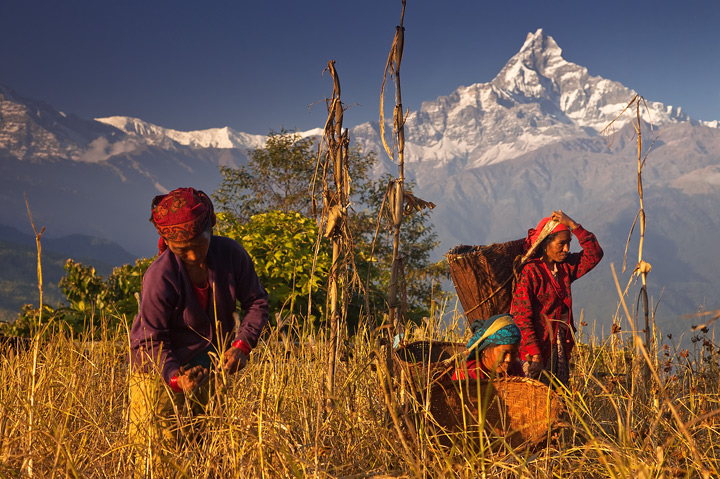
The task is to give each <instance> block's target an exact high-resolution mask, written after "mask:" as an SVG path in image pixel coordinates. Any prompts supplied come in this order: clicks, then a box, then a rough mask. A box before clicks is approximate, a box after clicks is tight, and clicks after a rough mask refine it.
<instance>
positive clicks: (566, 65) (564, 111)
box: [354, 29, 718, 168]
mask: <svg viewBox="0 0 720 479" xmlns="http://www.w3.org/2000/svg"><path fill="white" fill-rule="evenodd" d="M407 81H411V80H407ZM634 95H635V92H634V91H633V90H630V89H628V88H626V87H625V86H623V85H622V84H620V83H618V82H614V81H611V80H607V79H604V78H602V77H599V76H592V75H590V74H589V73H588V70H587V68H585V67H581V66H579V65H576V64H574V63H571V62H568V61H566V60H565V59H563V57H562V50H561V49H560V47H558V45H557V43H555V40H553V38H552V37H550V36H548V35H546V34H545V33H544V32H543V30H542V29H539V30H537V31H536V32H535V33H528V35H527V38H526V39H525V43H524V44H523V46H522V48H521V49H520V51H519V52H518V53H517V54H516V55H515V56H513V57H512V58H511V59H510V60H509V61H508V63H507V64H506V65H505V67H503V69H502V70H501V71H500V73H498V75H497V76H496V77H495V78H494V79H493V80H492V81H491V82H488V83H476V84H474V85H470V86H464V87H460V88H458V89H457V90H456V91H455V92H454V93H452V94H451V95H448V96H443V97H440V98H437V99H436V100H433V101H426V102H423V103H422V105H421V107H420V111H418V112H413V113H411V114H410V115H409V117H408V119H407V122H406V128H405V129H406V133H405V138H406V149H405V154H406V161H408V162H409V163H412V162H423V163H434V164H435V166H436V167H438V168H445V167H447V166H448V165H456V164H457V166H460V167H461V168H475V167H480V166H484V165H489V164H493V163H498V162H501V161H505V160H509V159H512V158H517V157H518V156H520V155H523V154H525V153H527V152H530V151H534V150H536V149H538V148H540V147H542V146H545V145H549V144H552V143H555V142H557V141H559V140H563V139H580V138H595V137H597V135H598V133H600V132H601V131H602V130H603V129H604V128H605V127H607V126H608V125H609V124H610V123H611V122H612V121H613V120H614V119H615V118H616V117H617V116H618V115H620V113H621V112H622V111H623V109H624V107H625V106H627V105H628V103H629V102H630V100H631V99H632V98H633V96H634ZM646 105H647V108H643V109H642V117H643V120H644V121H646V122H649V123H652V124H654V125H656V126H662V125H667V124H673V123H681V122H688V121H690V118H689V117H688V116H687V115H685V114H684V113H683V112H682V110H681V109H680V108H674V107H672V106H665V105H663V104H661V103H658V102H653V101H647V102H646ZM629 120H630V116H628V115H621V116H620V117H619V118H618V119H617V120H616V121H615V123H614V128H615V129H616V130H617V129H620V128H621V127H622V126H624V125H626V124H627V123H628V122H629ZM695 123H696V124H699V122H695ZM704 123H705V124H706V125H707V126H715V127H717V126H718V122H717V121H714V122H704ZM354 133H355V137H356V139H357V141H359V142H360V143H362V144H364V146H365V147H366V148H373V149H375V148H377V146H378V145H379V144H380V143H379V136H378V134H379V128H377V127H374V126H373V125H370V124H367V125H362V126H360V127H358V128H356V129H355V130H354ZM378 151H381V150H378ZM458 163H459V164H458Z"/></svg>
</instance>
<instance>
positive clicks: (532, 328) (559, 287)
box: [510, 225, 603, 366]
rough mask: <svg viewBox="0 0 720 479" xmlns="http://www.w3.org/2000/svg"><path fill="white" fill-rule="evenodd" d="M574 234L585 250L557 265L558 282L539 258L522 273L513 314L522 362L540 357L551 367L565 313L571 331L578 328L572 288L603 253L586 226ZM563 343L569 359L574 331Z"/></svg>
mask: <svg viewBox="0 0 720 479" xmlns="http://www.w3.org/2000/svg"><path fill="white" fill-rule="evenodd" d="M572 232H573V234H574V235H575V236H576V237H577V239H578V241H579V242H580V246H581V247H582V249H583V250H582V252H581V253H570V254H569V255H568V256H567V259H566V260H565V261H563V262H562V263H556V264H557V270H558V271H557V279H555V278H554V277H553V275H552V273H551V272H550V270H549V268H548V267H547V265H546V264H545V263H544V262H543V261H542V260H541V259H539V258H534V259H532V260H530V261H529V262H528V263H527V264H525V266H524V267H523V269H522V271H521V272H520V277H519V279H518V282H517V285H516V286H515V292H514V293H513V299H512V304H511V306H510V314H512V315H513V318H514V319H515V324H517V326H518V328H520V332H521V334H522V340H521V341H520V358H521V359H527V357H528V356H532V355H535V354H540V355H542V357H543V359H544V360H545V362H546V363H547V361H548V359H549V358H550V352H551V346H552V341H553V339H554V338H555V337H556V335H557V328H558V321H559V320H560V319H561V317H562V314H563V312H564V311H567V312H568V314H569V318H568V319H569V323H570V327H571V328H573V329H574V328H575V325H574V322H573V316H572V294H571V291H570V284H571V283H572V282H573V281H575V280H576V279H578V278H579V277H581V276H583V275H584V274H585V273H587V272H588V271H590V270H591V269H593V268H594V267H595V265H597V264H598V263H599V262H600V260H601V259H602V257H603V250H602V248H601V247H600V245H599V244H598V242H597V239H596V238H595V235H594V234H592V233H591V232H589V231H586V230H585V229H584V228H583V227H582V226H580V225H578V226H577V228H575V229H574V230H573V231H572ZM563 341H564V348H565V355H566V357H567V358H568V359H569V358H570V352H571V351H572V348H573V346H574V343H575V341H574V339H573V334H572V331H570V328H568V329H567V334H566V337H565V338H563ZM546 366H547V364H546Z"/></svg>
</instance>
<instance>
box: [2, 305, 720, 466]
mask: <svg viewBox="0 0 720 479" xmlns="http://www.w3.org/2000/svg"><path fill="white" fill-rule="evenodd" d="M443 313H444V311H438V318H437V320H434V321H433V320H429V321H427V322H425V324H423V325H420V326H417V327H415V328H414V329H413V330H411V331H410V332H409V336H408V339H413V340H419V339H434V340H437V339H442V340H448V341H455V342H462V341H464V338H463V337H462V334H461V333H460V332H464V330H465V328H464V327H461V326H460V325H459V323H460V322H461V321H464V319H462V317H461V316H460V314H459V312H458V311H457V310H455V311H454V312H450V313H452V316H453V324H451V325H450V327H447V328H444V329H439V328H437V327H435V325H437V323H438V322H439V317H440V316H441V315H442V314H443ZM450 313H449V314H450ZM582 324H584V323H582ZM708 333H709V331H708V330H707V329H703V330H700V331H698V332H697V333H694V334H693V335H692V336H691V337H690V341H689V345H688V346H687V347H684V348H683V347H680V346H679V345H678V344H676V343H675V341H676V340H675V339H674V338H672V337H671V336H670V337H665V338H659V339H661V343H660V350H661V355H660V358H659V362H658V367H657V368H655V367H653V371H654V379H653V380H652V381H651V382H650V383H645V382H642V380H641V379H640V378H641V377H642V374H641V373H640V371H641V367H642V365H643V361H644V358H643V357H642V356H641V355H639V354H638V353H637V348H636V347H634V345H633V340H632V336H631V335H629V334H628V333H625V332H623V331H616V332H615V333H614V334H612V335H611V336H610V337H608V338H605V339H598V337H597V336H595V335H594V334H589V335H587V338H586V337H585V334H584V332H583V331H582V330H581V331H580V335H579V338H580V342H579V346H578V348H577V349H576V350H575V354H574V367H573V373H572V385H571V388H570V390H567V391H563V392H562V394H563V396H564V399H565V404H566V408H567V411H568V414H567V418H566V419H567V421H566V422H567V424H566V427H565V428H564V429H563V430H562V431H560V433H557V434H554V437H553V438H552V439H551V440H550V441H548V443H547V444H543V445H541V446H536V447H534V448H525V449H519V450H513V449H512V448H510V446H509V445H507V444H505V443H504V442H503V441H502V439H501V438H497V437H491V436H489V435H484V436H483V438H482V440H481V441H480V442H479V443H478V442H474V441H466V440H464V439H463V437H462V435H460V436H458V437H457V441H456V442H455V443H454V444H453V445H452V446H451V447H448V446H443V445H440V444H439V442H438V440H437V438H435V437H434V436H432V435H429V434H426V433H425V431H426V430H427V425H428V424H430V423H431V422H432V418H430V417H428V416H427V414H423V411H425V410H426V409H425V408H424V405H423V404H414V405H413V406H414V407H413V409H414V410H415V411H420V415H419V416H418V415H415V416H413V417H414V419H413V420H414V424H415V429H416V431H417V433H415V434H410V433H408V430H409V429H408V428H407V427H404V425H405V424H407V421H406V419H407V417H405V416H404V414H403V411H404V410H406V409H407V408H403V407H402V406H403V404H401V403H400V401H399V398H400V397H401V395H400V394H399V390H398V389H395V390H390V391H388V390H387V387H385V386H384V385H385V384H387V382H386V381H384V380H383V379H384V378H383V374H384V373H383V371H384V363H383V361H378V358H383V357H384V353H383V352H382V351H380V350H379V348H378V346H376V345H377V344H378V338H377V337H376V335H375V333H374V332H373V331H371V330H369V329H367V328H365V329H363V328H361V329H360V330H359V332H358V334H357V335H356V336H355V337H354V338H353V339H352V341H350V342H349V343H348V346H347V351H346V354H345V355H344V356H345V359H344V360H343V361H341V362H340V363H339V364H338V369H337V378H336V381H337V382H336V389H335V394H334V397H325V396H326V393H325V392H324V391H326V389H325V388H324V381H325V373H326V366H327V360H328V358H327V354H326V351H327V350H328V348H327V347H326V346H327V344H326V343H327V340H326V338H324V337H322V336H317V335H315V336H313V337H311V336H306V337H301V338H300V340H299V341H294V342H288V341H283V340H282V339H281V338H280V337H279V335H278V333H277V331H276V330H274V331H271V332H270V334H269V335H268V336H267V337H266V338H265V339H264V340H263V341H262V342H261V344H260V345H259V347H258V348H257V349H256V350H255V351H254V352H253V357H252V361H251V362H250V364H249V365H248V367H247V368H246V369H245V370H243V371H242V372H240V373H239V374H237V375H235V376H232V377H230V378H229V379H228V380H227V382H226V384H225V385H224V386H222V387H220V388H219V389H220V391H219V394H217V395H216V396H215V397H214V398H213V399H212V400H211V407H210V408H209V409H208V414H207V416H206V417H205V418H203V419H204V427H203V431H204V432H203V435H202V437H203V440H202V441H194V442H193V441H187V442H186V443H185V444H181V445H179V446H178V448H177V450H176V451H174V454H172V455H171V456H170V459H167V460H166V462H165V463H164V464H162V466H163V467H164V473H163V474H164V477H251V478H256V477H257V478H261V477H266V478H274V477H319V478H326V477H333V478H335V477H338V478H362V477H492V478H496V477H497V478H504V477H507V478H516V477H517V478H520V477H523V478H524V477H527V478H531V477H532V478H535V477H538V478H544V477H547V478H550V477H582V478H585V477H588V478H595V477H597V478H601V477H603V478H604V477H610V478H671V477H687V478H690V477H717V475H718V452H719V451H718V446H717V445H718V444H720V424H719V422H718V412H719V411H720V404H718V403H719V402H720V401H719V396H718V378H719V377H720V371H719V370H718V365H719V364H720V348H718V345H717V343H716V341H715V339H714V337H710V336H708ZM34 341H35V342H36V344H37V346H35V345H33V347H31V348H29V349H28V350H26V351H23V350H20V351H14V350H11V349H6V350H4V351H3V352H2V355H1V356H0V477H26V476H27V466H28V463H29V462H30V461H32V462H31V463H32V473H33V476H35V477H47V478H53V477H131V476H132V470H133V469H132V462H131V456H132V455H131V447H130V446H129V444H128V439H127V408H128V394H127V391H128V379H129V371H128V362H127V359H126V358H127V331H126V330H104V331H102V332H101V333H100V334H99V335H98V337H95V338H89V337H88V338H86V339H77V338H73V337H70V336H68V334H67V333H63V332H58V333H46V334H45V335H44V336H38V337H36V338H34ZM34 352H36V353H37V358H36V359H34ZM34 361H36V364H35V365H34V364H33V363H34ZM33 368H34V369H33ZM409 396H410V395H405V396H404V400H403V401H404V402H408V401H411V400H410V399H408V398H409ZM328 400H329V401H331V402H332V403H333V404H334V407H333V408H331V409H327V408H326V407H325V406H326V401H328ZM658 405H659V406H658ZM30 418H32V421H33V427H32V428H29V423H28V422H29V419H30ZM29 434H32V438H30V437H28V435H29Z"/></svg>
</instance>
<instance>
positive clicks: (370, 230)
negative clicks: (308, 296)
mask: <svg viewBox="0 0 720 479" xmlns="http://www.w3.org/2000/svg"><path fill="white" fill-rule="evenodd" d="M375 159H376V158H375V155H374V153H367V154H365V153H363V152H362V150H361V149H360V148H359V147H353V148H351V149H350V151H349V161H348V164H349V173H350V178H351V181H352V192H353V195H352V199H353V205H352V207H351V210H350V211H349V212H348V221H349V222H350V225H351V230H352V232H353V243H354V250H355V264H356V267H357V272H358V276H359V277H360V278H361V279H362V280H363V283H364V282H365V279H366V278H367V277H368V273H370V281H369V283H367V286H368V288H367V289H366V291H363V292H361V291H360V288H361V286H360V285H356V292H355V294H354V295H353V297H352V299H351V300H350V312H349V315H350V316H351V317H349V318H348V320H349V322H350V323H353V322H356V321H357V317H358V315H359V314H361V310H364V312H365V315H369V316H375V317H379V316H380V315H381V314H382V312H383V311H384V310H385V309H386V298H387V295H386V291H387V288H388V282H389V277H390V266H391V264H392V238H391V236H390V235H389V234H388V223H387V222H386V218H387V216H383V218H382V220H381V225H380V229H379V235H378V236H377V238H376V239H375V232H376V226H377V220H378V211H379V209H380V206H381V204H382V203H383V197H384V194H385V191H386V188H387V183H388V181H390V177H389V176H385V177H383V178H381V179H378V180H375V181H373V179H372V178H371V176H370V175H371V171H372V167H373V165H374V164H375ZM316 165H317V157H316V153H315V146H314V142H313V140H312V139H311V138H302V137H301V136H300V135H299V134H297V133H288V132H286V131H281V132H280V133H271V134H270V135H269V136H268V138H267V141H266V144H265V146H264V147H262V148H257V149H255V150H253V151H252V152H251V153H250V155H249V160H248V164H247V165H246V166H243V167H241V168H237V169H234V168H228V167H221V173H222V176H223V181H222V184H221V186H220V188H219V189H218V190H217V191H216V192H215V193H214V194H213V200H214V202H215V205H216V209H217V210H218V211H220V212H222V213H224V214H221V215H220V218H219V221H218V225H219V227H220V231H221V233H222V234H225V233H224V232H223V231H227V229H228V228H237V225H241V224H242V223H244V222H246V221H248V220H249V219H250V218H251V217H252V216H253V215H257V214H258V213H267V212H271V211H280V212H284V213H290V212H298V213H300V214H302V215H303V216H305V217H312V216H313V213H314V211H313V207H312V206H313V204H320V203H321V196H320V195H321V193H322V191H321V188H319V187H315V186H314V184H313V180H314V178H315V177H316V176H318V177H319V176H321V173H322V172H316ZM316 174H317V175H316ZM328 177H332V174H331V172H328ZM410 186H412V185H410ZM310 224H311V222H306V223H304V225H306V226H307V227H309V226H310ZM313 228H314V230H313V231H314V233H312V234H315V235H316V234H317V226H316V225H315V224H314V223H313ZM374 240H375V245H374V250H373V252H372V254H371V249H372V247H373V241H374ZM401 240H402V243H403V251H404V253H405V257H404V272H405V276H406V284H407V294H406V295H405V299H406V302H407V312H408V316H409V318H410V319H413V320H418V319H420V318H422V317H423V316H425V315H427V314H428V313H429V304H430V300H431V299H432V295H433V293H435V292H439V291H440V288H439V280H440V279H441V277H442V276H443V274H444V273H443V270H442V268H441V267H439V266H437V265H433V264H432V263H431V261H430V253H431V251H432V250H433V249H434V248H435V247H436V246H437V240H436V235H435V233H434V232H433V229H432V225H431V224H430V222H429V216H428V215H421V214H419V213H417V214H414V215H410V216H406V217H405V218H404V219H403V230H402V236H401ZM241 242H242V241H241ZM323 248H325V246H323ZM253 259H254V261H255V264H256V267H257V268H258V269H259V270H263V269H264V268H265V266H264V264H263V263H264V262H266V261H267V262H271V263H272V264H273V267H275V268H287V269H288V271H292V270H293V269H294V267H295V266H293V263H290V262H287V263H285V264H283V262H282V261H281V262H280V263H276V262H275V259H274V258H273V257H267V258H266V257H265V256H263V255H262V254H254V255H253ZM307 259H309V258H307ZM285 276H288V273H285ZM433 289H435V291H433ZM277 291H278V292H280V290H279V289H278V290H277ZM365 293H367V294H368V295H369V297H368V301H365ZM295 299H296V298H295ZM282 303H283V304H284V301H283V302H282ZM277 304H280V302H279V301H278V302H277ZM366 305H369V307H370V311H367V310H365V307H366Z"/></svg>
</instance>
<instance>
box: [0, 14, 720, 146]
mask: <svg viewBox="0 0 720 479" xmlns="http://www.w3.org/2000/svg"><path fill="white" fill-rule="evenodd" d="M401 5H402V4H401V1H400V0H357V1H351V0H334V1H330V0H308V1H305V2H302V1H297V0H275V1H264V0H255V1H238V0H232V1H225V0H211V1H200V0H196V1H184V0H172V1H170V0H142V1H138V0H115V1H113V0H80V1H77V0H63V1H57V0H53V1H50V0H43V1H40V0H2V3H0V20H1V22H0V25H1V27H0V83H2V84H5V85H7V86H9V87H10V88H12V89H14V90H15V91H16V92H17V93H18V94H19V95H20V96H25V97H30V98H35V99H39V100H43V101H45V102H47V103H49V104H51V105H52V106H54V107H56V108H57V109H59V110H62V111H65V112H66V113H74V114H76V115H78V116H80V117H83V118H93V117H103V116H112V115H126V116H132V117H137V118H141V119H143V120H145V121H148V122H151V123H155V124H157V125H160V126H164V127H167V128H174V129H179V130H194V129H204V128H212V127H223V126H229V127H231V128H233V129H235V130H238V131H243V132H247V133H257V134H267V133H268V132H269V131H270V130H275V131H277V130H279V129H280V128H281V127H284V128H286V129H290V130H292V129H299V130H307V129H310V128H315V127H319V126H322V125H323V122H324V119H325V116H326V112H325V106H324V102H323V99H324V98H326V97H327V96H329V95H330V94H331V91H332V83H331V80H330V77H329V75H327V74H325V75H324V76H323V75H322V71H323V69H324V68H325V67H326V65H327V62H328V60H331V59H332V60H335V62H336V68H337V71H338V73H339V76H340V82H341V87H342V99H343V101H344V102H345V103H346V104H348V105H354V106H353V107H352V108H351V109H350V110H348V111H347V112H346V117H345V126H354V125H357V124H359V123H363V122H365V121H370V120H377V118H378V110H379V108H378V104H379V94H380V85H381V82H382V74H383V69H384V66H385V61H386V59H387V55H388V51H389V49H390V44H391V42H392V38H393V35H394V33H395V25H397V24H398V23H399V21H400V12H401ZM404 24H405V30H406V32H405V55H404V57H403V63H402V66H401V80H402V92H403V103H404V105H405V106H406V107H409V108H410V109H411V110H417V109H418V108H419V107H420V103H421V102H422V101H425V100H433V99H435V98H437V97H438V96H441V95H447V94H449V93H451V92H453V91H454V90H455V89H456V88H457V87H459V86H461V85H470V84H473V83H479V82H488V81H490V80H492V78H493V77H494V76H495V75H496V74H497V73H498V72H499V70H500V69H501V68H502V66H503V65H504V64H505V62H506V61H507V60H508V59H509V58H510V57H511V56H512V55H514V54H515V53H517V51H518V50H519V49H520V47H521V46H522V44H523V42H524V40H525V36H526V35H527V33H528V32H534V31H536V30H537V29H538V28H543V29H544V31H545V32H546V33H547V34H549V35H550V36H552V37H553V38H554V39H555V40H556V42H557V43H558V45H559V46H560V47H561V48H562V49H563V56H564V57H565V59H566V60H568V61H572V62H574V63H577V64H580V65H582V66H585V67H587V68H588V70H589V71H590V73H591V74H592V75H600V76H603V77H605V78H609V79H611V80H615V81H619V82H621V83H623V84H624V85H625V86H627V87H629V88H632V89H634V90H636V91H638V92H639V93H640V94H641V95H643V96H644V97H645V98H646V99H648V100H654V101H660V102H663V103H666V104H670V105H673V106H682V107H683V109H684V111H685V112H686V113H688V114H689V115H690V116H691V117H692V118H695V119H701V120H720V52H719V50H720V48H718V47H720V41H719V38H720V2H718V1H714V0H707V1H697V0H686V1H678V0H655V1H628V0H625V1H617V0H603V1H585V0H572V1H551V0H546V1H542V2H540V1H537V0H525V1H518V0H503V1H494V2H488V1H482V0H407V7H406V12H405V21H404ZM390 100H392V98H391V97H390ZM316 102H320V103H316Z"/></svg>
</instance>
